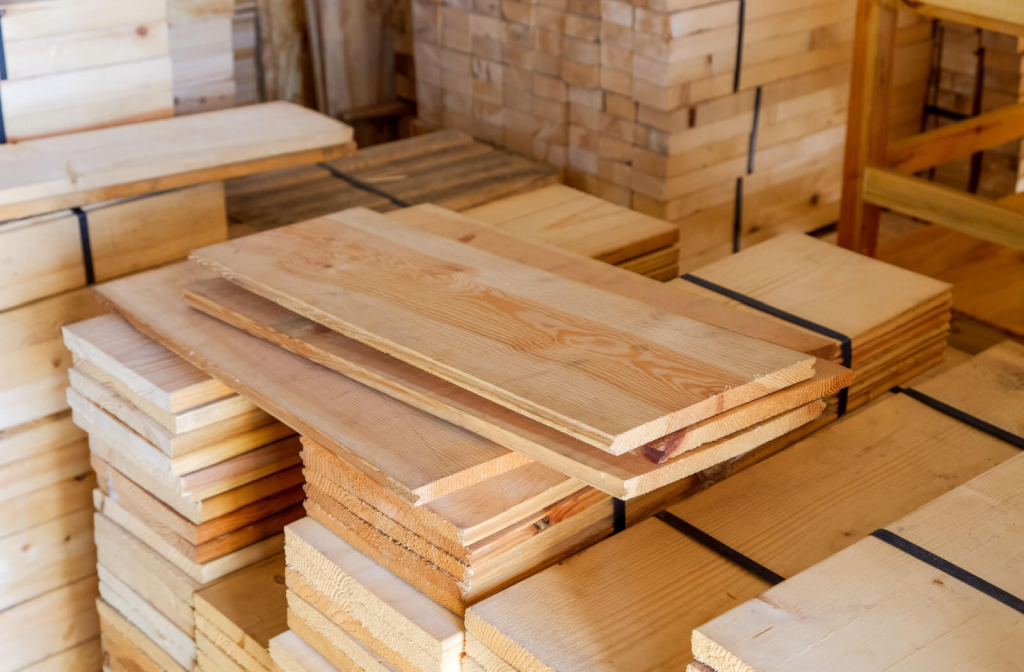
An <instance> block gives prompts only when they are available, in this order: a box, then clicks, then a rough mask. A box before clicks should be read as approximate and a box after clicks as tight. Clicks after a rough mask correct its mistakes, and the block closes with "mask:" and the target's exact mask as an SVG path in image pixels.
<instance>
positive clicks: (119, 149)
mask: <svg viewBox="0 0 1024 672" xmlns="http://www.w3.org/2000/svg"><path fill="white" fill-rule="evenodd" d="M36 4H38V3H36ZM221 114H226V115H227V116H220V115H221ZM236 114H237V113H236V112H234V111H229V112H226V113H214V114H211V115H200V116H197V117H190V118H187V119H166V120H159V121H153V122H147V123H144V124H139V125H132V126H123V127H118V128H111V129H103V130H98V131H88V132H84V133H79V134H70V135H65V136H61V137H55V138H47V139H41V140H31V141H26V142H23V143H18V144H17V145H11V146H8V147H4V148H3V151H2V152H0V163H2V164H3V165H4V166H5V167H4V168H2V169H0V175H2V179H0V202H2V205H0V213H2V214H0V217H3V218H5V219H6V220H7V221H3V222H2V223H0V250H2V252H0V262H2V263H0V268H2V269H3V270H2V271H0V285H2V287H3V289H2V290H0V346H2V348H0V350H2V354H0V371H2V374H0V483H2V484H3V485H2V486H0V509H2V512H3V516H2V517H3V519H4V521H5V523H4V525H3V526H2V529H0V541H2V544H0V547H2V552H0V560H2V563H3V565H4V566H5V567H8V568H10V571H9V572H7V573H6V575H5V578H4V582H5V588H4V590H3V591H0V592H3V593H4V595H5V597H6V600H4V601H2V604H0V615H2V618H3V619H4V620H5V623H18V624H20V623H24V624H39V623H40V620H39V619H41V618H45V619H47V620H46V627H45V628H43V629H41V630H40V631H39V633H38V636H27V635H26V634H25V633H24V632H23V631H21V630H17V629H12V630H11V632H12V633H14V634H12V638H11V639H10V640H6V639H5V640H4V642H3V644H2V645H0V652H2V653H3V655H4V659H5V661H6V663H5V664H6V665H7V667H5V668H3V669H5V670H7V671H11V670H18V669H21V668H24V667H27V666H31V665H35V664H40V665H54V666H64V667H62V669H68V670H75V671H79V670H80V671H81V672H88V671H90V670H97V669H98V668H99V663H98V658H99V644H98V639H97V638H98V635H99V630H98V622H97V620H96V611H95V608H94V606H93V603H94V599H95V597H96V559H95V553H96V551H95V546H94V545H93V543H92V542H91V537H92V515H91V509H92V506H93V502H92V501H91V497H92V495H91V492H92V490H93V488H94V487H95V479H94V477H93V476H92V474H91V471H92V470H91V468H90V465H89V450H88V446H87V444H86V442H85V435H84V434H83V433H82V432H81V430H79V429H78V428H77V427H76V426H75V424H74V423H73V421H72V417H71V413H70V411H68V403H67V400H66V396H65V391H64V388H66V387H67V385H68V377H69V374H68V369H69V368H70V366H71V364H72V357H71V355H70V353H69V352H68V351H67V350H66V349H65V347H64V344H63V341H62V337H61V327H62V326H63V325H65V324H69V323H72V322H78V321H81V320H86V319H89V318H92V317H95V316H98V315H100V314H102V313H104V312H106V310H105V309H104V308H103V307H102V306H101V305H100V304H99V303H98V302H97V301H96V300H95V298H94V295H93V291H92V288H91V287H89V286H88V285H90V284H91V283H93V282H97V281H106V280H109V279H111V278H116V277H121V276H124V275H127V274H130V273H133V272H136V271H139V270H142V269H145V268H150V267H154V266H158V265H161V264H164V263H167V262H170V261H173V260H175V259H180V258H182V257H183V256H185V255H187V254H188V252H189V250H190V249H191V248H194V247H196V246H197V245H204V244H210V243H213V242H217V241H221V240H224V239H226V237H227V222H226V219H225V211H224V196H223V188H222V185H221V183H220V182H219V180H220V179H222V178H223V177H225V176H227V175H237V174H244V173H246V172H250V171H253V170H258V169H259V168H260V167H261V166H265V165H268V164H270V165H273V164H274V163H275V162H280V163H283V164H288V163H291V162H295V161H302V160H305V161H309V160H314V159H316V158H319V157H321V156H323V155H324V154H325V153H326V154H327V155H337V153H339V152H341V151H350V149H351V148H350V147H349V148H346V147H344V143H345V142H347V139H348V137H350V136H349V135H348V131H347V129H346V127H345V126H344V125H342V124H340V123H338V122H334V121H332V120H326V119H324V118H322V117H320V116H319V115H316V114H315V113H312V112H308V111H305V110H301V109H300V108H287V107H284V108H282V107H276V108H275V107H268V108H264V109H257V108H253V109H252V110H249V111H246V113H245V115H244V116H243V117H242V118H239V117H237V116H236ZM268 123H269V124H270V127H269V128H268V126H267V124H268ZM274 123H279V124H280V127H279V128H277V129H276V130H275V129H273V125H274ZM140 129H142V130H141V131H140ZM229 131H230V132H229ZM268 132H270V136H268ZM211 138H217V139H218V140H219V141H222V144H220V145H219V147H218V148H217V150H216V151H213V152H212V153H206V152H208V151H209V148H210V146H211ZM263 139H266V141H267V142H266V144H263V143H262V142H261V140H263ZM196 147H201V148H202V152H204V153H205V156H202V157H200V158H199V159H198V160H197V159H196V158H195V155H196V152H197V151H198V150H196ZM111 199H114V200H111ZM71 208H73V209H71ZM8 218H18V219H8ZM86 243H87V245H86ZM8 586H9V587H10V590H8V589H7V588H8ZM26 627H28V625H26Z"/></svg>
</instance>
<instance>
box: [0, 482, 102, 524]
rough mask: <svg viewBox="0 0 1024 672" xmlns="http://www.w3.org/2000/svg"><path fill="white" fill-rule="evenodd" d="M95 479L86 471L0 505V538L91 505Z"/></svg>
mask: <svg viewBox="0 0 1024 672" xmlns="http://www.w3.org/2000/svg"><path fill="white" fill-rule="evenodd" d="M95 487H96V477H95V475H94V474H91V473H89V471H83V472H82V473H80V474H77V475H76V476H73V477H71V478H66V479H64V480H62V481H58V482H56V483H54V484H53V485H48V486H46V487H43V488H39V489H37V490H33V491H32V492H30V493H28V494H27V495H22V496H21V497H17V498H15V499H9V500H5V501H4V502H3V507H4V511H5V512H6V514H7V515H6V516H5V517H4V518H3V519H0V538H3V537H8V536H10V535H12V534H15V533H17V532H21V531H23V530H28V529H30V528H34V527H36V526H38V525H43V524H45V523H49V522H51V521H54V520H57V519H59V518H63V517H65V516H67V515H69V514H71V513H74V512H75V511H78V510H80V509H86V508H88V507H89V506H91V504H92V491H93V489H94V488H95Z"/></svg>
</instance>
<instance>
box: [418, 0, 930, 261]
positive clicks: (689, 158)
mask: <svg viewBox="0 0 1024 672" xmlns="http://www.w3.org/2000/svg"><path fill="white" fill-rule="evenodd" d="M855 8H856V1H855V0H811V1H808V2H799V3H793V2H783V3H779V2H771V1H769V0H749V1H747V2H742V3H741V2H737V1H729V2H719V1H715V2H703V1H700V0H696V1H694V0H686V1H682V0H660V1H658V2H644V3H629V2H622V1H620V0H600V1H598V0H571V1H570V2H568V3H566V2H564V1H562V2H555V1H552V0H535V1H509V2H502V3H497V2H489V3H473V4H472V5H471V6H470V5H469V4H468V3H465V2H462V1H461V0H447V1H445V2H424V1H419V2H414V3H413V22H414V26H413V28H414V39H415V58H416V64H417V82H416V86H417V102H418V107H419V114H420V118H421V120H422V121H423V122H424V123H425V124H426V125H428V126H433V127H445V128H458V129H460V130H464V131H467V132H470V133H472V134H473V135H474V136H475V137H477V138H479V139H481V140H484V141H487V142H491V143H493V144H496V145H498V146H504V147H508V148H509V149H512V150H513V151H516V152H519V153H523V154H526V155H528V156H533V157H535V158H537V159H539V160H541V161H544V162H548V163H551V164H552V165H555V166H558V167H560V168H561V167H566V179H567V182H568V183H569V184H570V185H571V186H575V187H578V188H580V189H583V190H584V191H587V192H589V193H591V194H595V195H598V196H601V197H602V198H605V199H607V200H610V201H612V202H615V203H617V204H619V205H623V206H626V207H633V208H634V209H637V210H640V211H642V212H644V213H646V214H650V215H653V216H655V217H659V218H662V219H665V220H668V221H672V222H676V223H679V224H680V226H682V227H683V228H684V229H685V230H686V232H687V233H690V232H692V233H694V234H696V235H697V236H698V237H699V239H700V245H699V246H696V245H695V246H693V247H692V252H691V253H692V254H707V255H713V259H717V258H721V257H723V256H725V255H727V254H728V253H729V252H730V251H732V249H733V247H734V246H738V247H746V246H747V245H749V244H752V243H756V242H758V241H761V240H765V239H767V238H769V237H771V236H773V235H775V234H777V233H779V232H782V231H787V230H801V231H810V230H813V229H815V228H818V227H820V226H823V225H825V224H828V223H830V222H833V221H835V220H836V219H837V216H838V203H839V195H840V167H839V166H840V163H841V161H842V154H843V144H844V138H845V124H846V109H847V99H848V96H849V91H848V90H849V81H850V68H851V56H852V39H853V25H854V21H853V17H854V11H855ZM899 31H900V38H899V48H898V49H897V54H896V57H895V61H896V75H895V84H896V87H897V89H896V93H895V99H894V112H893V114H892V125H893V133H894V134H895V135H897V136H899V135H906V134H909V133H911V132H917V131H919V129H920V123H921V115H922V110H923V107H924V101H925V93H926V87H927V81H928V76H929V66H930V60H929V59H930V56H931V42H932V39H931V34H932V31H931V23H930V22H929V21H926V20H923V19H920V18H918V17H916V15H913V14H910V13H907V14H906V15H904V16H902V18H901V26H900V28H899ZM713 259H705V262H704V263H706V261H708V260H713Z"/></svg>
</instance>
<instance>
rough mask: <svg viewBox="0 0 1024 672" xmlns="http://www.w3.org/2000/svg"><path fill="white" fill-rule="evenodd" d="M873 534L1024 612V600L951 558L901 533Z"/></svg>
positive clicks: (878, 532)
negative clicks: (941, 555)
mask: <svg viewBox="0 0 1024 672" xmlns="http://www.w3.org/2000/svg"><path fill="white" fill-rule="evenodd" d="M871 536H872V537H874V538H875V539H878V540H880V541H882V542H885V543H886V544H889V545H890V546H892V547H893V548H896V549H899V550H901V551H903V552H904V553H906V554H907V555H910V556H912V557H914V558H917V559H918V560H920V561H921V562H923V563H925V564H928V565H931V566H932V567H934V568H935V569H937V570H939V571H940V572H945V573H946V574H949V575H950V576H952V577H953V578H954V579H956V580H958V581H960V582H962V583H965V584H967V585H968V586H970V587H971V588H974V589H975V590H977V591H978V592H981V593H984V594H985V595H988V596H989V597H991V598H992V599H994V600H996V601H997V602H1002V603H1003V604H1005V605H1006V606H1008V607H1009V608H1011V609H1013V610H1014V611H1016V612H1018V613H1021V614H1024V600H1022V599H1021V598H1019V597H1017V596H1016V595H1014V594H1012V593H1009V592H1007V591H1005V590H1003V589H1002V588H1000V587H999V586H996V585H993V584H991V583H989V582H988V581H986V580H985V579H983V578H981V577H980V576H978V575H977V574H972V573H971V572H968V571H967V570H966V569H964V568H963V567H960V566H958V565H954V564H953V563H952V562H950V561H949V560H946V559H944V558H940V557H939V556H937V555H935V554H934V553H932V552H931V551H929V550H926V549H924V548H921V547H920V546H918V545H917V544H915V543H913V542H911V541H907V540H906V539H904V538H903V537H901V536H900V535H898V534H896V533H894V532H890V531H889V530H875V531H874V532H872V533H871Z"/></svg>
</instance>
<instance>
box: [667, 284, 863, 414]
mask: <svg viewBox="0 0 1024 672" xmlns="http://www.w3.org/2000/svg"><path fill="white" fill-rule="evenodd" d="M679 277H680V278H682V279H683V280H686V281H688V282H692V283H693V284H695V285H698V286H700V287H703V288H704V289H709V290H711V291H712V292H714V293H716V294H721V295H722V296H727V297H729V298H730V299H733V300H734V301H739V302H740V303H742V304H743V305H745V306H750V307H751V308H755V309H757V310H760V311H761V312H762V313H768V314H769V315H772V316H774V317H777V318H779V319H780V320H785V321H786V322H789V323H790V324H795V325H796V326H798V327H803V328H804V329H809V330H811V331H813V332H816V333H819V334H821V335H822V336H828V337H829V338H834V339H836V340H837V341H839V348H840V352H841V354H842V360H843V361H842V364H843V366H845V367H846V368H850V365H851V364H852V363H853V341H851V340H850V337H849V336H847V335H846V334H843V333H840V332H838V331H836V330H835V329H829V328H828V327H826V326H825V325H823V324H818V323H817V322H811V321H810V320H807V319H804V318H802V317H800V316H799V315H794V314H793V313H788V312H786V311H785V310H782V309H780V308H776V307H775V306H770V305H768V304H767V303H764V302H763V301H758V300H757V299H754V298H751V297H749V296H747V295H745V294H740V293H739V292H735V291H733V290H731V289H729V288H728V287H723V286H722V285H719V284H716V283H714V282H711V281H710V280H705V279H704V278H698V277H697V276H696V275H692V274H690V273H684V274H683V275H681V276H679ZM849 389H850V388H848V387H844V388H843V389H842V390H840V391H839V409H838V412H839V415H840V416H842V415H845V414H846V406H847V402H848V400H849Z"/></svg>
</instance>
